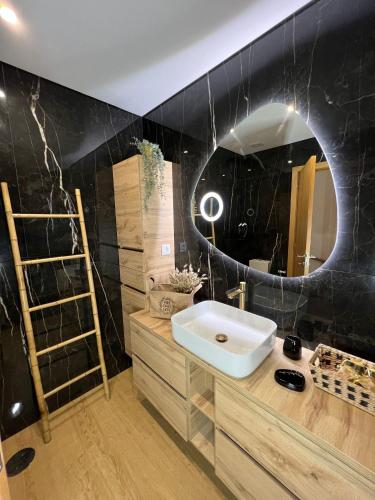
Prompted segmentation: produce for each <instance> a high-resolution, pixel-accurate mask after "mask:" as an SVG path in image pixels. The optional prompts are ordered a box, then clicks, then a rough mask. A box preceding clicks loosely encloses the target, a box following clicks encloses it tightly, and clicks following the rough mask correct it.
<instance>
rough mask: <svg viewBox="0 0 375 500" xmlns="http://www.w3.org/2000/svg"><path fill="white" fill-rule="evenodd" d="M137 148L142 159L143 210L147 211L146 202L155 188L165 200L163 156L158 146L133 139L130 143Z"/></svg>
mask: <svg viewBox="0 0 375 500" xmlns="http://www.w3.org/2000/svg"><path fill="white" fill-rule="evenodd" d="M132 144H133V145H135V146H136V147H137V148H138V151H139V152H140V153H141V155H142V158H143V171H144V180H143V187H144V200H143V204H144V208H145V210H146V211H147V209H148V202H149V200H150V198H151V196H152V193H153V192H154V190H155V188H157V189H158V191H159V194H160V197H161V198H165V186H164V168H165V163H164V156H163V153H162V152H161V150H160V147H159V145H158V144H153V143H152V142H149V141H147V140H146V139H143V140H142V141H141V140H139V139H138V138H137V137H134V142H133V143H132Z"/></svg>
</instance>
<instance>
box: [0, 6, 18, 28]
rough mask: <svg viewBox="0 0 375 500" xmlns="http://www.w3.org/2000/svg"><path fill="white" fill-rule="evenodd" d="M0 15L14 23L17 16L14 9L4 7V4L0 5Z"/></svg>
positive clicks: (8, 21)
mask: <svg viewBox="0 0 375 500" xmlns="http://www.w3.org/2000/svg"><path fill="white" fill-rule="evenodd" d="M0 17H1V19H3V20H4V21H6V22H7V23H10V24H16V22H17V16H16V13H15V12H14V10H12V9H10V8H9V7H5V5H2V6H0Z"/></svg>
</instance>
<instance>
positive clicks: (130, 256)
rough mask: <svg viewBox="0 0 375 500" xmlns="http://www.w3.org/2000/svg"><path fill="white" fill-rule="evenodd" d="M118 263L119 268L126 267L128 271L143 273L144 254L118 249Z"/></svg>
mask: <svg viewBox="0 0 375 500" xmlns="http://www.w3.org/2000/svg"><path fill="white" fill-rule="evenodd" d="M118 256H119V263H120V266H121V267H127V268H129V269H134V271H138V272H143V271H144V265H143V262H144V258H143V257H144V254H143V252H137V251H136V250H127V249H124V248H120V249H119V251H118Z"/></svg>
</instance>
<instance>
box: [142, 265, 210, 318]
mask: <svg viewBox="0 0 375 500" xmlns="http://www.w3.org/2000/svg"><path fill="white" fill-rule="evenodd" d="M199 271H200V270H199V269H198V271H196V272H195V271H194V270H193V268H192V266H191V265H190V266H187V265H185V266H184V268H183V270H182V271H180V270H179V269H177V268H176V270H175V271H173V272H171V273H170V275H169V283H168V284H159V285H155V286H153V287H152V288H151V290H150V296H149V300H150V316H152V317H153V318H163V319H170V318H171V316H172V315H173V314H175V313H176V312H178V311H182V309H186V308H187V307H190V306H192V305H193V304H194V295H195V294H196V293H197V291H198V290H199V289H200V288H202V283H203V281H205V280H206V279H207V278H206V275H205V274H202V275H200V274H199Z"/></svg>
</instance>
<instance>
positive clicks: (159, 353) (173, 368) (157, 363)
mask: <svg viewBox="0 0 375 500" xmlns="http://www.w3.org/2000/svg"><path fill="white" fill-rule="evenodd" d="M130 324H131V343H132V350H133V354H136V355H137V356H138V357H139V358H140V359H141V360H142V361H144V362H145V363H146V364H147V365H148V366H149V367H150V368H152V369H153V370H154V371H155V372H156V373H157V374H158V375H160V377H161V378H163V379H164V380H165V381H166V382H168V384H169V385H170V386H172V387H173V388H174V389H176V391H178V392H179V393H180V394H182V396H184V397H186V385H187V382H186V358H185V356H184V355H182V354H181V353H179V352H178V351H177V350H176V349H174V348H173V347H172V346H170V345H168V344H166V343H164V342H162V341H161V340H159V339H158V338H156V337H154V336H153V335H152V334H151V333H149V332H147V330H144V329H143V328H141V327H139V326H138V325H136V324H135V323H134V322H132V321H131V323H130Z"/></svg>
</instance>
